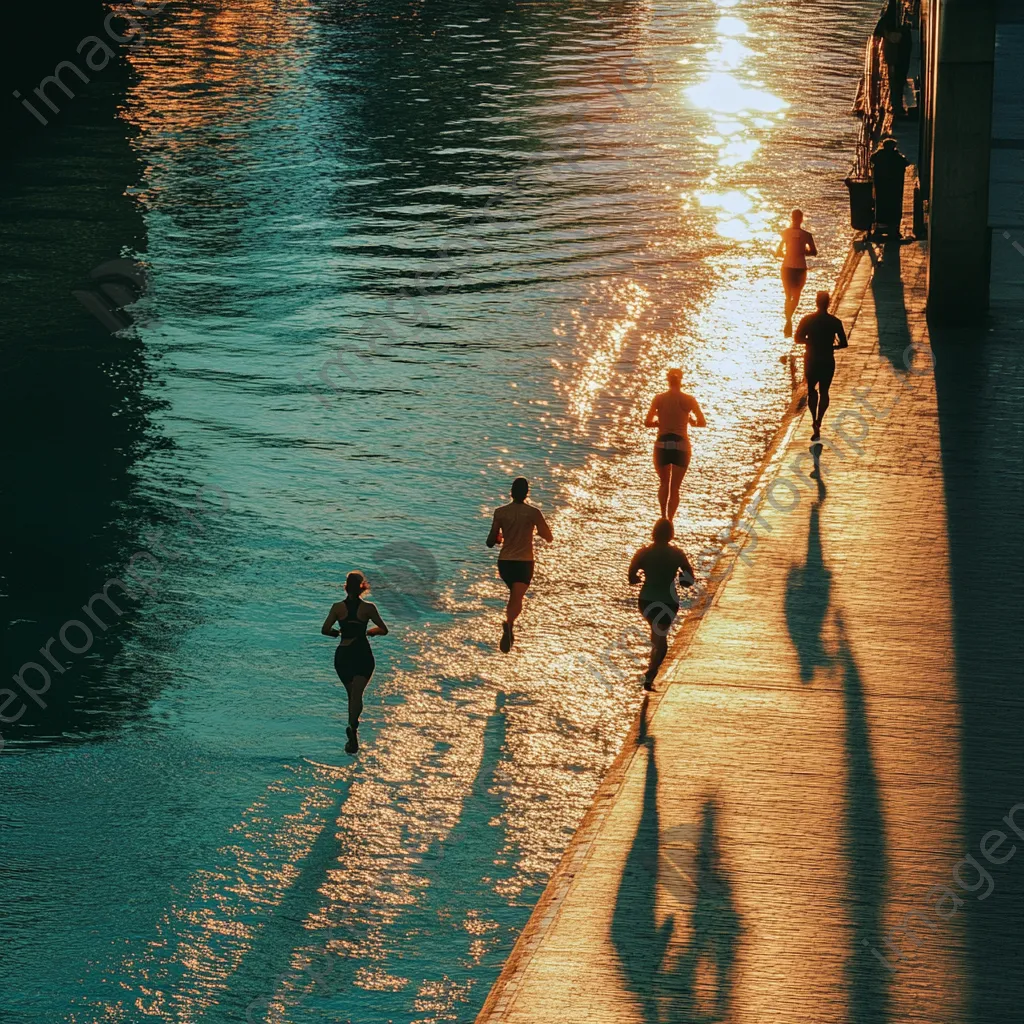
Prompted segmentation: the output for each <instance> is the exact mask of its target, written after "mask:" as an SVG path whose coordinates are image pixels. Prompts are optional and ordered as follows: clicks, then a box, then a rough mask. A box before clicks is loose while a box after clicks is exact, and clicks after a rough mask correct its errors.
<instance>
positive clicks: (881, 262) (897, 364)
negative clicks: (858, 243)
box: [868, 239, 911, 375]
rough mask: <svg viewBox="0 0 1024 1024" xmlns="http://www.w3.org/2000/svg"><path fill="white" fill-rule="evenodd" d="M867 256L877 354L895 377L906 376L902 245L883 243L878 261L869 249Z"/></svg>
mask: <svg viewBox="0 0 1024 1024" xmlns="http://www.w3.org/2000/svg"><path fill="white" fill-rule="evenodd" d="M868 252H869V253H870V256H871V262H872V263H873V264H874V273H873V274H872V275H871V296H872V299H873V300H874V304H875V314H876V316H877V319H878V351H879V353H880V354H881V355H882V357H883V358H885V359H888V360H889V362H890V363H891V364H892V368H893V369H894V370H895V371H896V372H897V373H899V374H901V375H905V374H906V372H907V363H906V352H907V346H908V345H910V341H911V338H910V329H909V325H908V318H907V302H906V295H905V288H904V284H903V264H902V261H901V252H902V243H901V242H900V241H899V240H898V239H892V240H890V241H888V242H886V243H885V246H884V247H883V249H882V258H881V259H878V257H877V256H876V254H875V251H874V250H873V249H870V248H869V250H868Z"/></svg>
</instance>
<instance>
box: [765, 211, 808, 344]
mask: <svg viewBox="0 0 1024 1024" xmlns="http://www.w3.org/2000/svg"><path fill="white" fill-rule="evenodd" d="M803 222H804V215H803V211H801V210H794V211H793V214H792V222H791V223H790V225H789V227H788V228H786V230H785V231H783V232H782V238H781V240H780V241H779V245H778V248H776V250H775V255H776V256H781V257H782V289H783V291H784V292H785V293H786V327H785V330H784V331H783V333H784V335H785V336H786V337H787V338H791V337H792V336H793V314H794V313H795V312H796V307H797V306H799V305H800V295H801V293H802V292H803V290H804V285H805V284H806V283H807V257H808V256H817V255H818V250H817V247H816V246H815V244H814V236H813V235H812V234H811V233H810V231H804V229H803V227H802V225H803Z"/></svg>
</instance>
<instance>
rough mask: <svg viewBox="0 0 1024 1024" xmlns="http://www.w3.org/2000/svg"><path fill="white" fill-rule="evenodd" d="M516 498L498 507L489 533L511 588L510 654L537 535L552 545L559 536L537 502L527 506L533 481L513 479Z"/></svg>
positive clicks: (506, 640) (504, 636)
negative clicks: (546, 520)
mask: <svg viewBox="0 0 1024 1024" xmlns="http://www.w3.org/2000/svg"><path fill="white" fill-rule="evenodd" d="M511 493H512V500H511V501H510V502H509V503H508V504H507V505H502V506H501V508H497V509H495V510H494V520H493V521H492V522H491V532H490V533H489V534H487V546H488V547H489V548H493V547H494V545H495V544H500V545H501V551H500V553H499V554H498V575H499V576H500V577H501V578H502V580H503V581H504V583H505V585H506V586H507V587H508V590H509V594H508V604H507V605H506V606H505V621H504V622H503V623H502V626H501V642H500V644H499V645H498V647H499V649H500V650H501V652H502V654H508V652H509V651H510V650H512V644H513V643H514V642H515V635H514V634H513V631H512V627H513V624H514V623H515V621H516V619H518V618H519V613H520V612H521V611H522V610H523V598H524V597H525V596H526V590H527V588H528V587H529V586H530V581H531V580H532V579H533V534H534V531H536V532H537V535H538V536H539V537H540V538H541V539H543V540H546V541H547V542H548V543H549V544H550V543H551V542H552V541H553V540H554V539H555V538H554V537H553V536H552V534H551V529H550V528H549V527H548V524H547V523H546V522H545V520H544V516H543V514H542V513H541V510H540V509H539V508H537V507H536V505H527V504H526V496H527V494H529V493H530V483H529V481H528V480H527V479H526V478H525V477H521V476H520V477H517V478H516V479H515V480H513V481H512V492H511Z"/></svg>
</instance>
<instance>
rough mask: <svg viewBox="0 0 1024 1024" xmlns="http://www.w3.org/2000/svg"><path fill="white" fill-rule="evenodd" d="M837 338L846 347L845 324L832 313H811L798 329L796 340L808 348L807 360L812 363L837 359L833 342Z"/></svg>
mask: <svg viewBox="0 0 1024 1024" xmlns="http://www.w3.org/2000/svg"><path fill="white" fill-rule="evenodd" d="M837 336H838V338H839V341H840V344H841V345H843V346H845V344H846V331H845V330H844V329H843V322H842V320H840V319H839V317H836V316H832V314H831V313H809V314H808V315H807V316H805V317H804V318H803V320H801V321H800V323H799V324H798V325H797V329H796V340H797V341H800V342H803V343H804V344H805V345H806V346H807V358H808V359H809V360H811V361H812V362H818V361H822V362H827V361H828V360H830V359H835V354H834V352H833V348H832V342H833V340H834V339H835V338H836V337H837Z"/></svg>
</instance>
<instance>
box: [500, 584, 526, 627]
mask: <svg viewBox="0 0 1024 1024" xmlns="http://www.w3.org/2000/svg"><path fill="white" fill-rule="evenodd" d="M526 589H527V587H526V584H525V583H513V584H512V587H511V589H510V590H509V594H508V604H507V605H505V621H506V622H507V623H508V624H509V625H510V626H511V625H512V623H513V622H515V621H516V619H518V618H519V614H520V612H522V610H523V598H524V597H525V596H526Z"/></svg>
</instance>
